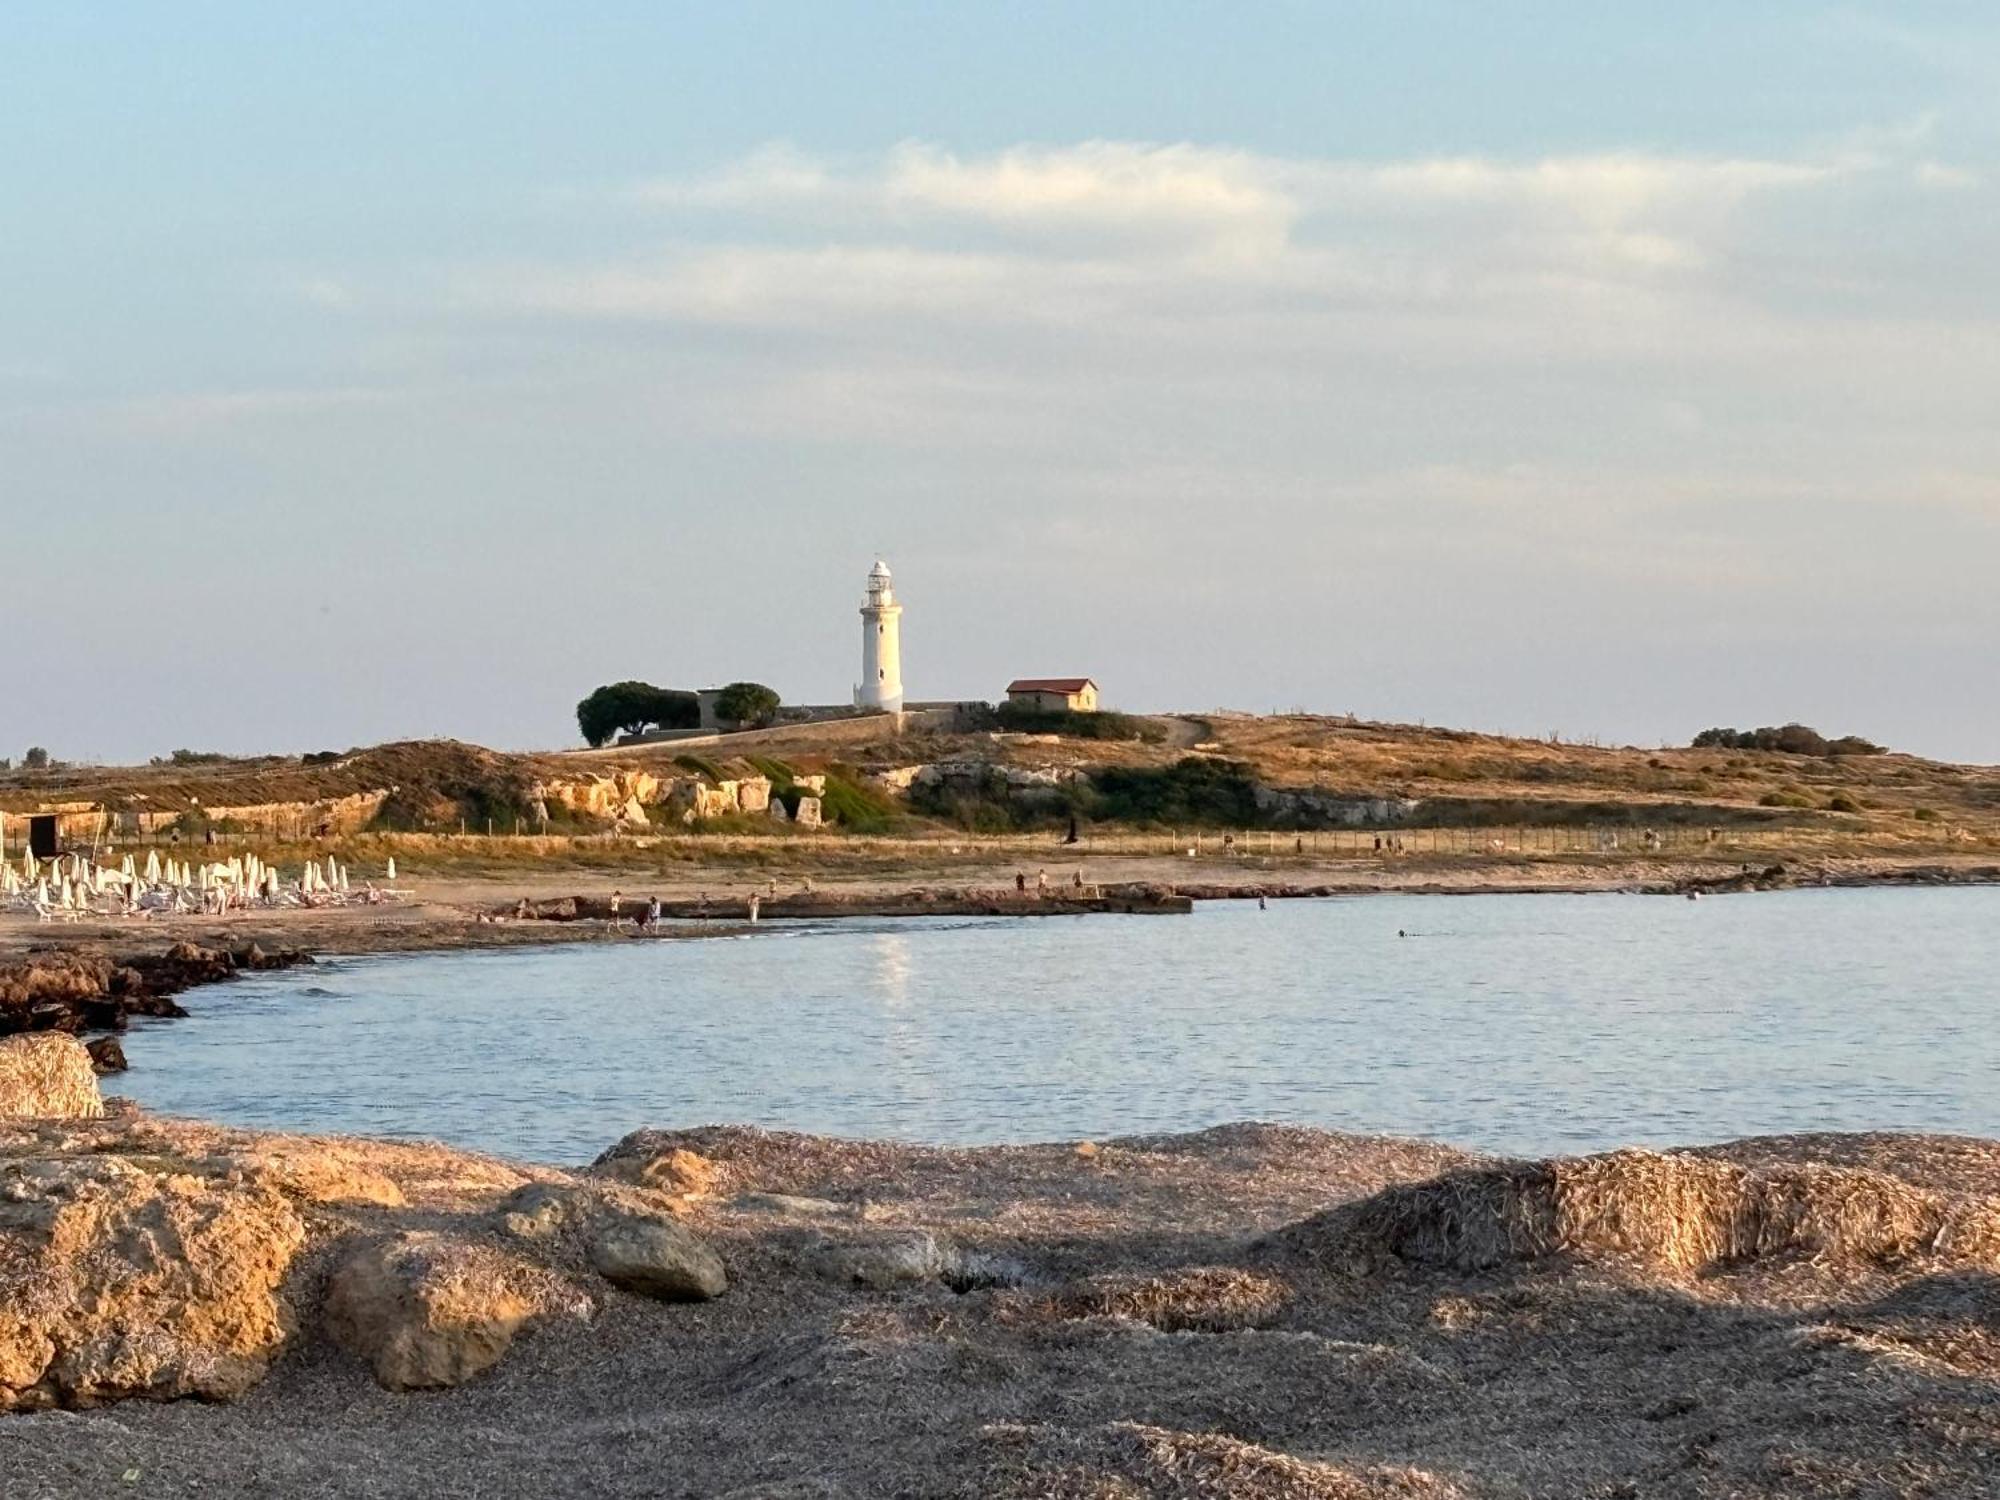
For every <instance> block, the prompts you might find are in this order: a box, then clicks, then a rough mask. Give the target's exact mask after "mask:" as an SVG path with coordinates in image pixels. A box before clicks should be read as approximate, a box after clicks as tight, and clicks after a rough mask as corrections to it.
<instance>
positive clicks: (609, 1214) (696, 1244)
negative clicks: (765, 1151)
mask: <svg viewBox="0 0 2000 1500" xmlns="http://www.w3.org/2000/svg"><path fill="white" fill-rule="evenodd" d="M680 1154H682V1155H684V1156H688V1157H691V1158H693V1159H694V1160H696V1161H699V1160H700V1158H699V1157H696V1156H695V1155H694V1153H693V1152H683V1153H680ZM672 1203H673V1200H672V1199H671V1198H670V1197H669V1196H668V1195H667V1194H665V1193H662V1192H659V1191H657V1190H650V1189H637V1188H632V1187H628V1186H625V1185H624V1184H622V1183H617V1182H604V1183H596V1184H590V1185H581V1184H559V1183H541V1182H537V1183H530V1184H528V1185H527V1186H525V1187H523V1188H521V1189H519V1190H517V1191H516V1192H515V1193H514V1194H513V1195H512V1196H511V1197H509V1198H508V1199H507V1201H506V1202H505V1203H503V1204H501V1205H500V1208H499V1210H498V1213H497V1218H498V1222H499V1227H500V1229H501V1231H502V1232H503V1233H505V1234H507V1235H508V1236H509V1237H511V1238H513V1239H516V1240H521V1241H525V1242H530V1243H537V1244H540V1245H542V1246H544V1247H545V1248H547V1249H548V1250H550V1251H552V1252H553V1253H555V1254H556V1255H558V1256H560V1257H564V1258H567V1259H570V1260H573V1261H581V1262H582V1263H585V1264H587V1265H588V1266H589V1267H590V1269H591V1270H593V1271H595V1272H596V1273H597V1274H598V1275H599V1276H602V1277H603V1278H604V1279H605V1280H606V1281H608V1282H610V1283H611V1284H612V1285H613V1286H615V1287H620V1288H622V1289H624V1290H625V1291H628V1292H636V1293H638V1294H639V1295H640V1296H644V1297H652V1298H654V1299H655V1300H657V1301H661V1302H705V1301H707V1300H708V1299H709V1298H711V1297H719V1296H721V1295H722V1294H723V1293H724V1292H725V1291H727V1290H728V1289H729V1275H728V1272H727V1270H726V1269H725V1268H724V1266H723V1264H722V1259H721V1257H720V1256H718V1255H717V1254H716V1253H715V1252H714V1251H713V1250H711V1249H710V1248H709V1247H708V1245H707V1244H706V1243H705V1242H704V1241H703V1240H702V1239H701V1238H700V1237H698V1236H697V1235H695V1234H694V1233H693V1232H692V1231H690V1230H688V1229H687V1228H685V1227H684V1226H683V1225H682V1224H681V1223H680V1222H679V1221H678V1219H677V1218H676V1217H675V1213H674V1209H673V1206H672Z"/></svg>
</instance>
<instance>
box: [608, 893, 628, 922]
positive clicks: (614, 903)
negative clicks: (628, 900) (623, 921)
mask: <svg viewBox="0 0 2000 1500" xmlns="http://www.w3.org/2000/svg"><path fill="white" fill-rule="evenodd" d="M624 899H625V893H624V892H623V891H613V892H612V893H611V920H612V921H614V922H615V921H617V920H618V904H619V903H620V902H621V901H623V900H624Z"/></svg>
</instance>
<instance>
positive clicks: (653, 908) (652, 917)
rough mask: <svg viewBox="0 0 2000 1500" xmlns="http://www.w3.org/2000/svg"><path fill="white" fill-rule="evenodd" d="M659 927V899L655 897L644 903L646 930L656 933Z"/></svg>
mask: <svg viewBox="0 0 2000 1500" xmlns="http://www.w3.org/2000/svg"><path fill="white" fill-rule="evenodd" d="M659 926H660V898H659V897H658V896H655V897H653V898H652V899H651V900H649V901H648V902H647V903H646V928H647V930H648V931H658V930H659Z"/></svg>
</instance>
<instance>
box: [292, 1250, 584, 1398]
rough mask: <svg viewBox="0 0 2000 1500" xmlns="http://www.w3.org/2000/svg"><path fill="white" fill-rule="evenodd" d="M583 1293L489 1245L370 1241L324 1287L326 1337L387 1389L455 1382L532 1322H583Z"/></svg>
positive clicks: (484, 1365) (489, 1361)
mask: <svg viewBox="0 0 2000 1500" xmlns="http://www.w3.org/2000/svg"><path fill="white" fill-rule="evenodd" d="M591 1311H592V1304H591V1301H590V1298H589V1297H588V1295H587V1294H585V1293H584V1292H582V1291H581V1290H580V1289H578V1288H577V1287H575V1286H574V1285H572V1284H570V1283H569V1282H567V1281H566V1280H565V1279H564V1278H562V1277H560V1276H557V1275H555V1274H554V1273H552V1272H550V1271H547V1270H545V1269H543V1268H541V1267H538V1266H533V1265H530V1264H529V1263H527V1262H526V1261H523V1260H520V1259H517V1258H515V1257H512V1256H508V1255H506V1254H504V1253H502V1252H500V1251H498V1250H496V1249H494V1248H493V1247H491V1246H489V1245H483V1244H480V1243H478V1242H476V1241H471V1240H463V1239H457V1238H454V1237H452V1236H450V1235H445V1234H439V1233H436V1232H433V1231H426V1230H411V1231H406V1232H404V1233H402V1234H397V1235H393V1236H390V1237H388V1238H384V1239H376V1240H371V1241H369V1242H367V1243H365V1244H363V1245H362V1246H360V1247H359V1248H358V1249H356V1250H354V1251H353V1252H352V1253H351V1254H349V1255H348V1257H347V1258H346V1259H345V1260H343V1261H342V1262H341V1263H340V1265H339V1266H338V1268H337V1269H336V1270H335V1271H334V1273H333V1279H332V1281H331V1282H330V1283H329V1285H328V1288H327V1298H326V1324H327V1331H328V1332H329V1333H331V1334H332V1336H333V1339H334V1341H335V1342H336V1343H338V1344H339V1345H340V1346H341V1347H342V1348H343V1349H345V1350H347V1351H348V1352H349V1353H350V1354H353V1355H355V1356H357V1357H358V1358H361V1359H364V1360H366V1361H367V1362H368V1364H369V1366H370V1368H371V1369H373V1370H374V1372H375V1378H376V1380H377V1381H378V1382H380V1383H381V1384H382V1385H383V1386H385V1387H386V1388H388V1389H389V1390H392V1391H410V1390H430V1389H438V1388H442V1387H446V1386H455V1385H462V1384H463V1383H464V1382H466V1381H468V1380H470V1379H472V1378H473V1377H474V1376H475V1375H479V1374H482V1373H483V1372H485V1371H486V1370H489V1369H491V1368H492V1367H493V1366H494V1365H496V1364H498V1363H499V1362H500V1358H501V1356H502V1355H504V1354H505V1353H506V1352H507V1349H508V1346H509V1345H511V1344H512V1343H513V1342H514V1335H515V1334H516V1333H518V1332H519V1331H520V1330H521V1329H522V1328H523V1327H524V1326H526V1325H527V1324H528V1323H530V1322H533V1321H534V1320H536V1319H538V1318H548V1317H568V1318H577V1319H582V1318H588V1317H589V1316H590V1314H591Z"/></svg>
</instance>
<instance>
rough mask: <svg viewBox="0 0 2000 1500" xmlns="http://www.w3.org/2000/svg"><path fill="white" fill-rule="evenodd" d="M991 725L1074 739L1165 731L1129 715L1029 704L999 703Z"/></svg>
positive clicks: (1140, 736)
mask: <svg viewBox="0 0 2000 1500" xmlns="http://www.w3.org/2000/svg"><path fill="white" fill-rule="evenodd" d="M993 724H994V727H996V728H999V729H1007V730H1013V731H1015V732H1017V733H1021V734H1059V735H1062V736H1063V737H1064V738H1066V739H1073V740H1145V741H1152V742H1157V741H1160V740H1163V739H1165V738H1166V734H1165V732H1164V731H1163V730H1161V728H1160V727H1159V726H1158V725H1157V724H1149V723H1147V722H1146V721H1145V720H1144V719H1140V718H1135V717H1133V716H1132V715H1131V714H1118V713H1089V714H1080V713H1077V712H1075V711H1073V710H1071V709H1067V708H1036V707H1035V706H1034V705H1033V704H1029V703H1002V704H1000V705H999V706H998V707H997V708H995V709H994V710H993Z"/></svg>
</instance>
